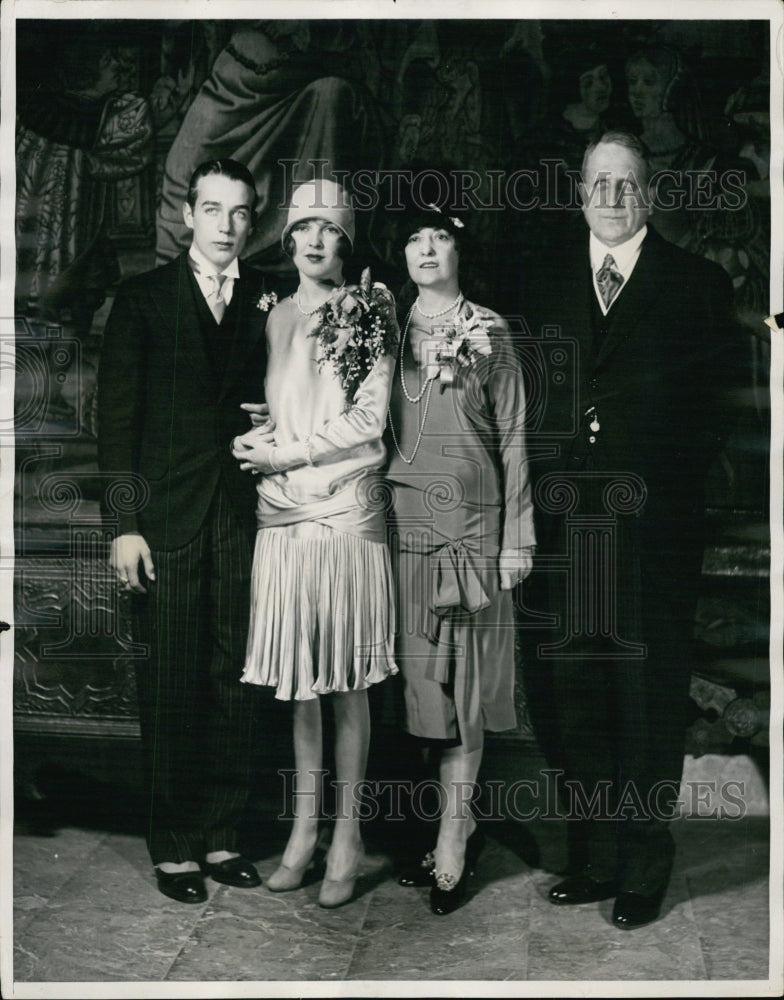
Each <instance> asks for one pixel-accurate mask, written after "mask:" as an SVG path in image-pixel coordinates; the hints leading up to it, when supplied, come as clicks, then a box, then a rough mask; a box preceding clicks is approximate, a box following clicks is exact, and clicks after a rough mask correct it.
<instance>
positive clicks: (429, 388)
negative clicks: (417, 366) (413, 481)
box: [388, 292, 463, 465]
mask: <svg viewBox="0 0 784 1000" xmlns="http://www.w3.org/2000/svg"><path fill="white" fill-rule="evenodd" d="M462 298H463V293H462V292H460V293H458V296H457V298H456V299H455V301H454V302H453V303H452V304H451V305H450V306H448V307H447V308H446V309H442V310H441V311H440V312H435V313H426V312H423V311H422V310H421V309H420V308H419V299H418V298H417V300H416V301H415V302H414V305H413V306H411V308H410V309H409V310H408V316H406V323H405V326H404V327H403V335H402V337H401V338H400V387H401V389H402V390H403V395H404V396H405V398H406V399H407V400H408V402H409V403H415V404H416V403H419V401H420V400H421V399H422V397H423V396H425V394H427V397H426V399H425V408H424V412H423V413H422V419H421V420H420V422H419V432H418V434H417V439H416V443H415V444H414V450H413V451H412V452H411V458H406V456H405V455H404V454H403V452H402V451H401V450H400V444H399V443H398V440H397V434H395V425H394V424H393V423H392V410H391V409H390V410H389V411H388V417H389V429H390V431H391V432H392V441H393V443H394V445H395V450H396V451H397V453H398V455H400V457H401V458H402V459H403V461H404V462H405V463H406V465H413V463H414V459H415V458H416V456H417V452H418V451H419V446H420V444H421V443H422V435H423V434H424V432H425V423H426V421H427V413H428V410H429V409H430V397H431V395H432V393H433V382H434V381H435V379H436V376H435V375H431V376H430V377H429V378H426V379H425V384H424V385H423V386H422V388H421V389H420V391H419V393H418V394H417V395H416V396H412V395H411V394H410V393H409V391H408V386H407V385H406V378H405V375H404V373H403V367H404V363H403V356H404V353H405V345H406V336H407V335H408V328H409V326H410V325H411V317H412V315H413V313H414V307H416V310H417V312H418V313H419V314H420V315H421V316H425V317H426V318H427V319H436V318H437V317H438V316H444V315H445V314H446V313H448V312H449V311H450V310H451V309H454V308H455V306H457V307H459V306H460V305H461V302H462Z"/></svg>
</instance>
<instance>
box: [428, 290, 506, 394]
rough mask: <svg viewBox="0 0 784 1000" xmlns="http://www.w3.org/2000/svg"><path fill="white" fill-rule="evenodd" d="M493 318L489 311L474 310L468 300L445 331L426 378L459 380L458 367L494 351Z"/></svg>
mask: <svg viewBox="0 0 784 1000" xmlns="http://www.w3.org/2000/svg"><path fill="white" fill-rule="evenodd" d="M492 327H493V319H492V317H490V316H488V315H487V314H486V313H482V312H478V311H476V310H474V309H473V308H472V307H471V306H470V305H469V304H468V303H466V306H465V310H464V311H462V312H461V313H459V314H458V315H457V317H456V318H455V320H454V323H452V324H451V325H450V326H448V327H446V329H445V331H444V339H443V340H441V341H439V344H438V349H437V351H436V355H435V360H434V363H433V364H429V365H427V367H426V369H425V377H426V378H436V377H438V379H439V380H440V382H441V384H442V386H443V385H451V384H452V383H453V382H454V381H455V376H456V374H457V371H458V369H460V368H470V367H471V366H472V365H475V364H476V362H477V360H478V358H479V357H480V356H481V355H483V354H484V355H488V354H492V353H493V347H492V343H491V340H490V330H491V329H492Z"/></svg>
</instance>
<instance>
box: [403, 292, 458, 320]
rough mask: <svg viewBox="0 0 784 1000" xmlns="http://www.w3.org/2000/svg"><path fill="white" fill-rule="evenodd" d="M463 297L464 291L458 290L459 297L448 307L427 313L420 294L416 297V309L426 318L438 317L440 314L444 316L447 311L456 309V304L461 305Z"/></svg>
mask: <svg viewBox="0 0 784 1000" xmlns="http://www.w3.org/2000/svg"><path fill="white" fill-rule="evenodd" d="M462 297H463V293H462V292H458V293H457V298H456V299H455V301H454V302H453V303H452V304H451V305H449V306H447V307H446V309H441V310H439V312H434V313H426V312H425V310H424V309H423V308H422V306H420V304H419V296H418V295H417V298H416V302H414V305H415V306H416V311H417V312H418V313H419V315H420V316H424V317H425V319H436V318H437V317H438V316H444V315H446V313H448V312H450V311H451V310H452V309H454V308H455V306H456V305H459V304H460V300H461V299H462Z"/></svg>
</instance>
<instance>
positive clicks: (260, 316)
mask: <svg viewBox="0 0 784 1000" xmlns="http://www.w3.org/2000/svg"><path fill="white" fill-rule="evenodd" d="M254 277H255V275H254V272H253V271H252V270H250V269H249V268H247V267H245V266H244V265H243V264H242V262H240V280H239V281H237V282H235V283H234V295H236V297H237V303H236V304H237V309H236V312H235V313H234V319H233V321H234V331H233V335H232V338H231V349H230V351H229V360H228V363H227V365H226V368H225V371H224V374H223V379H222V381H221V388H220V395H221V397H223V396H225V395H226V393H227V392H228V391H229V389H230V388H231V386H232V385H233V383H234V382H235V381H236V380H237V379H238V378H239V377H241V376H244V375H245V374H246V369H247V365H248V361H249V359H250V357H251V355H252V354H253V353H254V350H255V348H256V346H257V344H258V342H259V339H260V338H261V337H262V336H263V335H264V331H265V329H266V325H267V324H266V317H267V313H266V312H264V311H262V310H261V309H258V308H257V302H258V299H259V296H260V295H261V292H262V283H261V281H254ZM251 402H252V401H251Z"/></svg>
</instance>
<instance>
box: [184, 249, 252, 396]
mask: <svg viewBox="0 0 784 1000" xmlns="http://www.w3.org/2000/svg"><path fill="white" fill-rule="evenodd" d="M188 280H189V281H190V285H191V292H192V294H193V296H194V300H195V302H196V311H197V313H198V316H199V327H200V328H201V334H202V337H203V338H204V346H205V348H206V350H207V357H208V358H209V359H210V363H211V364H212V369H213V371H214V372H215V381H216V382H217V383H218V384H220V382H221V380H222V379H223V376H224V374H225V372H226V365H227V364H228V360H229V357H230V356H231V349H232V345H233V343H234V337H235V335H236V333H237V320H238V313H239V306H238V304H237V303H238V301H239V281H240V279H235V281H234V292H233V294H232V296H231V302H230V303H229V305H228V306H227V307H226V312H225V313H224V314H223V319H222V320H221V322H220V323H218V322H217V321H216V319H215V317H214V316H213V315H212V310H211V309H210V307H209V306H208V305H207V300H206V299H205V298H204V295H203V293H202V290H201V288H199V283H198V281H197V280H196V275H195V274H194V273H193V271H192V270H191V269H190V267H189V268H188Z"/></svg>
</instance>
